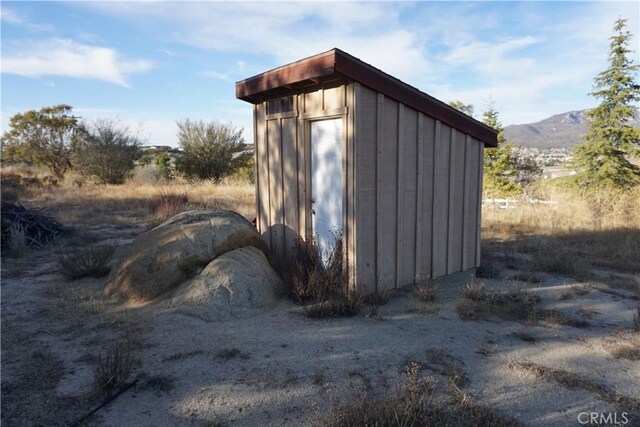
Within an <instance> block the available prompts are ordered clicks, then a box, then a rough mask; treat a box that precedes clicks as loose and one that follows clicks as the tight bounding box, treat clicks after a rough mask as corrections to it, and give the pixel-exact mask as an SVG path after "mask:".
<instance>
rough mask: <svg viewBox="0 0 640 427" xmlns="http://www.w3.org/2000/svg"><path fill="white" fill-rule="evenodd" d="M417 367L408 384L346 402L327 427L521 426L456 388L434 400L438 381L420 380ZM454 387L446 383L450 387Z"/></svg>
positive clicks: (332, 414)
mask: <svg viewBox="0 0 640 427" xmlns="http://www.w3.org/2000/svg"><path fill="white" fill-rule="evenodd" d="M421 368H422V367H421V366H420V364H418V363H416V362H412V363H410V364H409V366H408V367H407V368H406V375H407V379H408V382H407V383H406V384H403V385H398V386H396V388H395V389H394V390H392V391H390V392H384V393H382V394H379V395H376V396H371V395H368V394H366V393H363V394H361V395H360V396H358V397H356V398H355V399H353V398H351V399H349V402H348V403H344V404H342V405H340V406H338V407H337V409H333V408H332V410H331V411H330V412H329V416H328V417H327V419H325V420H324V422H323V424H324V425H327V426H341V427H351V426H353V427H356V426H358V427H360V426H452V427H462V426H489V425H490V426H496V427H506V426H520V425H521V424H520V423H519V422H518V421H516V420H514V419H512V418H509V417H507V416H504V415H502V414H500V413H499V412H497V411H495V410H493V409H492V408H488V407H485V406H482V405H478V404H476V403H475V402H473V400H472V399H471V396H470V395H469V394H468V393H463V392H462V391H461V390H460V389H459V388H457V386H455V388H456V390H457V392H451V393H449V397H448V398H441V399H436V398H435V397H434V391H435V390H436V387H437V381H436V380H435V379H434V378H432V377H425V378H420V377H419V374H420V370H421ZM452 384H453V383H452V382H451V381H449V385H450V386H451V385H452ZM461 394H463V395H464V396H461Z"/></svg>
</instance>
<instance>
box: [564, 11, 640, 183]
mask: <svg viewBox="0 0 640 427" xmlns="http://www.w3.org/2000/svg"><path fill="white" fill-rule="evenodd" d="M626 22H627V20H626V19H618V20H617V21H616V23H615V25H614V31H615V34H614V35H613V36H612V37H611V38H610V40H611V44H610V50H609V68H608V69H606V70H605V71H603V72H601V73H600V74H598V75H597V76H596V77H595V79H594V86H593V92H591V93H590V95H592V96H594V97H596V98H598V99H600V100H601V103H600V105H599V106H598V107H596V108H594V109H593V110H590V111H589V112H587V115H588V117H589V119H590V123H589V130H588V132H587V135H586V140H585V142H584V143H582V144H580V145H578V146H577V147H576V148H575V149H574V166H575V167H576V169H577V170H578V171H579V173H578V174H577V175H576V178H575V180H576V183H577V184H578V185H579V186H580V187H582V188H586V189H596V188H601V187H605V188H623V189H624V188H629V187H632V186H634V185H637V184H639V183H640V168H639V167H638V166H636V165H634V164H633V163H631V162H630V161H629V158H628V157H629V156H630V155H638V154H639V153H640V150H639V149H638V147H639V145H640V129H638V128H634V127H631V126H630V125H629V120H630V119H633V118H635V117H636V116H637V115H638V108H637V106H636V103H637V102H638V101H639V100H640V85H638V83H636V81H635V77H636V73H637V71H638V68H639V66H638V65H633V61H632V60H630V59H629V58H627V54H629V53H631V52H632V51H631V50H630V49H629V48H628V45H629V42H630V40H631V37H632V35H631V33H630V32H629V31H626V30H625V27H626Z"/></svg>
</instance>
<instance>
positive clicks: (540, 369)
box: [509, 359, 640, 410]
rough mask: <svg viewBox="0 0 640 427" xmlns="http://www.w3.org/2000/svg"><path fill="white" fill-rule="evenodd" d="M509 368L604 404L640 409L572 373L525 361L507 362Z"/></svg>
mask: <svg viewBox="0 0 640 427" xmlns="http://www.w3.org/2000/svg"><path fill="white" fill-rule="evenodd" d="M509 368H511V369H517V370H521V371H526V372H529V373H531V374H533V375H535V376H536V377H538V378H540V379H544V380H547V381H555V382H557V383H558V384H560V385H562V386H563V387H566V388H568V389H570V390H585V391H589V392H591V393H594V394H596V395H597V396H598V397H599V398H600V399H602V400H604V401H605V402H609V403H611V404H614V405H617V406H618V407H620V408H623V409H625V410H634V409H637V408H640V400H638V399H636V398H632V397H627V396H623V395H621V394H618V393H616V392H615V391H614V390H611V389H610V388H609V387H607V386H605V385H603V384H600V383H598V382H596V381H594V380H592V379H590V378H586V377H583V376H581V375H578V374H575V373H573V372H568V371H563V370H559V369H553V368H549V367H547V366H543V365H539V364H537V363H534V362H531V361H529V360H526V359H511V360H509Z"/></svg>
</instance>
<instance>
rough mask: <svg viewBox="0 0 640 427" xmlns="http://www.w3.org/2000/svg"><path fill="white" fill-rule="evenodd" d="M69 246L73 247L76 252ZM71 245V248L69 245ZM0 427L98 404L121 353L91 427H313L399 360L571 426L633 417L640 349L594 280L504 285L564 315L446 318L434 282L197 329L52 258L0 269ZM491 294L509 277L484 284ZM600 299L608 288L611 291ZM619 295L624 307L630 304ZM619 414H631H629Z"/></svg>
mask: <svg viewBox="0 0 640 427" xmlns="http://www.w3.org/2000/svg"><path fill="white" fill-rule="evenodd" d="M143 229H144V226H143V225H141V224H132V225H130V226H118V227H113V226H100V225H97V226H95V228H94V229H93V230H89V231H92V232H93V234H94V235H97V236H99V237H98V238H95V239H93V241H92V243H91V244H101V243H104V242H105V241H109V242H117V243H118V244H120V245H126V244H127V243H128V242H129V241H130V240H131V238H132V237H133V236H134V235H136V234H137V233H139V232H141V231H142V230H143ZM80 243H82V242H79V244H80ZM84 244H86V242H85V243H84ZM2 268H3V271H2V276H3V277H2V421H3V422H5V423H7V425H34V424H44V425H57V424H61V425H62V424H66V423H68V422H70V421H73V420H76V419H78V417H80V416H81V415H83V414H86V413H87V412H88V411H89V410H90V409H91V408H92V407H93V406H94V405H95V404H97V403H98V402H99V400H100V399H99V396H98V395H97V394H96V392H95V384H94V378H93V370H94V367H95V365H96V363H97V357H98V355H100V354H102V353H103V352H104V351H105V350H106V349H108V348H110V347H111V346H113V345H116V344H119V343H123V342H124V343H126V344H127V346H128V348H130V349H131V354H132V357H133V358H134V360H135V364H134V372H133V374H132V375H131V377H130V378H131V379H132V378H135V377H138V378H140V380H139V382H138V385H137V386H136V387H134V388H132V389H131V390H129V391H127V392H125V393H124V394H123V395H122V396H120V397H118V398H117V399H116V400H115V401H114V402H113V403H111V404H110V405H108V406H107V407H106V408H104V409H103V410H101V411H100V412H98V414H97V415H96V416H94V417H92V418H91V419H90V424H95V425H110V426H122V425H154V426H156V425H220V424H223V425H224V424H229V425H247V426H252V425H274V426H281V425H301V424H321V423H322V420H323V419H324V418H325V417H326V416H327V414H328V413H329V411H331V410H332V408H335V407H336V405H338V404H340V403H344V402H349V401H352V399H353V397H354V396H357V395H359V394H360V393H363V392H368V393H370V394H375V393H376V392H380V391H381V390H389V389H392V388H393V387H394V386H395V384H397V383H399V382H402V381H404V375H403V372H404V369H405V367H406V366H407V365H408V364H409V363H410V362H412V361H415V362H418V363H419V364H420V365H421V366H422V370H421V375H430V376H433V377H434V378H436V379H437V380H438V381H439V384H440V386H443V385H444V384H445V383H446V377H447V375H448V374H447V369H449V368H450V366H456V367H457V368H456V369H459V372H461V373H464V375H465V376H466V378H467V379H468V381H466V382H465V385H464V391H465V392H466V393H469V394H470V395H471V396H473V398H474V400H475V401H477V402H478V403H481V404H485V405H488V406H490V407H491V408H494V409H495V410H497V411H499V412H501V413H504V414H507V415H510V416H512V417H514V418H516V419H517V420H519V421H520V422H522V423H523V424H525V425H532V426H543V425H544V426H556V425H557V426H566V425H579V424H578V416H579V415H580V413H582V412H597V413H609V412H617V413H618V414H619V415H618V416H620V414H621V413H622V412H628V413H630V414H632V413H634V412H635V413H636V416H637V415H638V414H637V413H638V411H639V410H640V406H638V405H640V387H638V384H640V363H638V360H637V359H635V360H633V359H634V358H635V357H638V354H639V353H640V338H639V335H638V334H637V333H633V332H631V324H632V318H633V316H632V310H633V309H634V308H635V306H636V305H637V304H638V300H637V297H635V296H634V295H633V294H631V293H628V292H624V291H620V290H611V289H610V288H608V287H606V286H605V285H602V284H597V283H595V282H590V283H576V282H573V281H571V280H568V279H558V278H554V277H545V278H544V281H543V282H542V283H540V284H527V283H520V284H519V285H518V286H525V287H526V288H527V290H528V292H530V293H532V294H535V295H538V296H539V298H540V303H539V304H540V306H541V307H543V308H544V309H545V310H556V312H554V313H556V315H557V313H562V314H563V315H564V316H565V317H567V318H571V319H574V320H580V323H579V324H580V325H581V327H573V326H569V325H567V324H562V322H558V321H557V319H554V318H552V317H549V318H546V319H543V320H537V321H532V322H524V323H523V322H518V321H509V320H505V319H504V318H500V317H498V316H494V315H492V314H491V313H489V314H488V315H487V317H486V319H485V320H479V321H473V320H468V321H464V320H461V318H460V314H459V311H458V310H459V306H460V304H461V303H462V302H463V301H464V298H463V290H462V286H463V285H464V284H465V283H466V282H467V281H468V279H469V278H468V277H466V276H462V275H458V276H455V277H450V278H448V279H446V280H443V281H442V283H441V284H440V294H439V296H438V300H437V301H436V302H435V303H421V302H419V301H418V300H417V299H416V298H415V296H414V295H413V290H412V289H405V290H403V291H401V292H399V293H398V295H396V296H395V297H394V298H393V299H391V301H390V302H389V303H388V304H386V305H384V306H381V307H380V308H379V310H378V313H377V314H375V315H372V313H373V309H372V308H371V307H367V306H364V308H363V310H362V312H361V314H360V315H358V316H356V317H355V318H348V319H328V320H314V319H309V318H306V317H304V315H303V313H302V311H301V310H300V308H299V307H297V306H295V305H294V304H293V303H291V302H289V301H286V300H282V301H281V302H280V304H279V305H278V306H277V307H276V308H275V309H273V310H271V311H269V312H267V313H261V314H257V315H256V316H255V317H252V318H249V319H243V320H240V319H239V320H232V321H228V322H208V321H206V320H203V319H204V317H203V316H199V315H198V312H199V311H198V310H206V309H205V308H200V309H193V310H189V311H188V312H186V311H184V310H180V309H169V308H166V307H163V306H162V305H161V304H154V305H147V306H140V307H120V306H117V305H113V304H112V303H110V302H107V301H103V300H102V298H101V288H102V284H103V281H104V279H82V280H79V281H75V282H67V281H65V280H64V279H63V278H62V276H60V275H59V273H58V272H57V271H56V269H57V267H56V252H55V250H54V249H51V250H47V251H40V252H34V253H32V254H30V255H28V257H27V258H25V259H20V260H3V266H2ZM485 282H486V286H487V287H488V288H493V289H501V290H502V289H505V288H508V287H513V286H515V285H514V284H513V283H512V282H500V281H495V280H486V281H485ZM611 291H613V293H611ZM634 298H635V299H634ZM629 416H631V415H629Z"/></svg>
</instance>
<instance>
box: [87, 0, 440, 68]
mask: <svg viewBox="0 0 640 427" xmlns="http://www.w3.org/2000/svg"><path fill="white" fill-rule="evenodd" d="M86 6H88V7H94V8H98V9H100V10H102V11H105V12H107V13H112V14H116V15H119V16H125V17H128V18H131V19H134V20H136V19H149V18H151V19H162V20H164V21H165V22H167V23H168V24H169V25H171V26H172V32H173V34H175V37H176V38H177V40H179V41H181V42H183V43H185V44H188V45H191V46H195V47H199V48H202V49H206V50H213V51H217V52H224V53H234V54H242V55H246V54H258V55H265V56H269V57H271V58H273V59H274V65H280V64H282V63H286V62H290V61H295V60H298V59H300V58H302V57H305V56H309V55H314V54H316V53H319V52H323V51H326V50H329V49H331V48H333V47H338V48H341V49H343V50H346V51H348V52H349V53H351V54H352V55H354V56H356V57H358V58H360V59H362V60H364V61H366V62H369V63H371V64H372V65H374V66H376V67H379V68H381V69H383V70H384V71H386V72H388V73H391V74H394V75H396V76H398V77H399V78H401V79H408V80H411V79H416V78H418V77H422V76H424V75H425V74H426V73H429V70H430V67H429V61H428V59H427V54H426V52H424V51H423V50H422V48H421V43H422V40H420V38H419V34H418V33H417V32H415V31H412V30H408V29H404V28H402V25H401V22H400V19H399V16H398V12H397V11H396V10H395V8H394V6H393V4H391V3H378V2H367V3H346V2H344V3H343V2H341V3H340V4H337V3H335V4H334V3H324V4H323V3H308V2H292V3H272V2H257V3H256V2H202V3H189V7H184V6H183V5H180V4H177V3H154V4H153V5H152V6H150V5H148V4H145V3H130V2H107V3H87V4H86ZM242 63H243V65H242V66H241V67H239V68H242V70H244V68H247V69H250V68H251V67H250V66H249V65H248V64H247V63H246V62H245V61H242ZM238 65H240V64H238ZM261 71H262V70H261ZM232 77H233V78H236V77H239V78H245V77H247V76H246V75H243V76H235V75H234V76H232Z"/></svg>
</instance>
